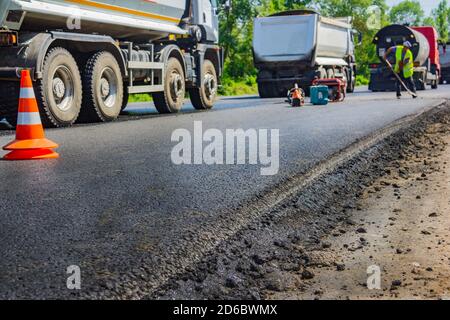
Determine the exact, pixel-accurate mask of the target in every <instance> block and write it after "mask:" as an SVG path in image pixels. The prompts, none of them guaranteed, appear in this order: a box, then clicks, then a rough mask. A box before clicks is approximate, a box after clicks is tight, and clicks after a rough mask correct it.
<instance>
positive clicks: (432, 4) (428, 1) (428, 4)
mask: <svg viewBox="0 0 450 320" xmlns="http://www.w3.org/2000/svg"><path fill="white" fill-rule="evenodd" d="M399 2H402V0H387V1H386V3H387V4H388V5H389V6H393V5H396V4H398V3H399ZM419 2H420V4H421V5H422V9H423V11H425V15H426V16H429V15H430V14H431V10H433V9H434V8H436V7H437V6H438V4H439V0H419Z"/></svg>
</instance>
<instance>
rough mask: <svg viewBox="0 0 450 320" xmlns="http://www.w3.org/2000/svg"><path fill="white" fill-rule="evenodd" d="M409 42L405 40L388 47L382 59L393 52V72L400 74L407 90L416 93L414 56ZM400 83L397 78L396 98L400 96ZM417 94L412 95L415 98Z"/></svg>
mask: <svg viewBox="0 0 450 320" xmlns="http://www.w3.org/2000/svg"><path fill="white" fill-rule="evenodd" d="M411 47H412V45H411V42H409V41H405V42H404V43H403V45H398V46H394V47H391V48H389V49H388V50H387V51H386V54H385V55H384V59H385V60H386V59H387V57H388V56H389V55H390V54H392V53H394V54H395V66H394V72H395V73H397V74H398V75H399V76H400V79H401V80H402V81H403V83H404V84H405V85H406V86H408V88H409V90H411V91H412V92H413V93H416V85H415V83H414V79H413V75H414V56H413V54H412V52H411ZM401 92H402V84H401V82H400V81H398V80H397V98H398V99H400V97H401V96H402V93H401ZM416 97H417V96H413V98H416Z"/></svg>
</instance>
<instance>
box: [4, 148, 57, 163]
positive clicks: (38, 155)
mask: <svg viewBox="0 0 450 320" xmlns="http://www.w3.org/2000/svg"><path fill="white" fill-rule="evenodd" d="M56 158H59V154H58V153H56V152H55V151H53V150H50V149H36V150H13V151H11V152H10V153H8V154H7V155H5V156H4V157H3V159H5V160H39V159H56Z"/></svg>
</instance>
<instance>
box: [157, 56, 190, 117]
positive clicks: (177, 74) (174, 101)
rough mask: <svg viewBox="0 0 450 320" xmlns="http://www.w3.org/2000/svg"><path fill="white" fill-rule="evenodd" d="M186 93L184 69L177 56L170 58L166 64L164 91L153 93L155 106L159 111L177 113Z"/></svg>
mask: <svg viewBox="0 0 450 320" xmlns="http://www.w3.org/2000/svg"><path fill="white" fill-rule="evenodd" d="M185 93H186V83H185V79H184V71H183V67H182V66H181V63H180V61H178V59H177V58H170V59H169V61H167V64H166V75H165V77H164V92H155V93H153V100H154V103H155V107H156V109H157V110H158V112H159V113H176V112H179V111H180V110H181V107H182V106H183V103H184V95H185Z"/></svg>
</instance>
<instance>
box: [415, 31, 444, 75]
mask: <svg viewBox="0 0 450 320" xmlns="http://www.w3.org/2000/svg"><path fill="white" fill-rule="evenodd" d="M411 29H413V30H417V31H419V32H420V33H421V34H423V35H424V36H425V38H427V40H428V44H429V45H430V55H429V56H428V58H429V61H430V69H429V70H430V72H431V73H432V74H436V75H437V77H438V79H439V78H440V77H441V75H442V72H441V62H440V56H439V43H438V41H439V34H438V32H437V30H436V29H435V28H434V27H411Z"/></svg>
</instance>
